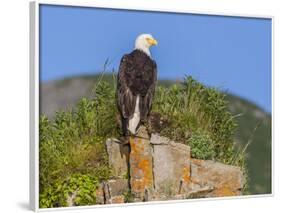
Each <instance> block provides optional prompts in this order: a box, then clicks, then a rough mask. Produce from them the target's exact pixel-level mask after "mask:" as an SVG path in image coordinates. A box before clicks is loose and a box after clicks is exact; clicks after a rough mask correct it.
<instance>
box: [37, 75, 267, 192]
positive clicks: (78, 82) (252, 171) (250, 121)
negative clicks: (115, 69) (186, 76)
mask: <svg viewBox="0 0 281 213" xmlns="http://www.w3.org/2000/svg"><path fill="white" fill-rule="evenodd" d="M98 80H99V76H97V75H96V76H80V77H74V78H67V79H63V80H58V81H51V82H47V83H43V84H41V85H40V114H45V115H47V116H48V117H49V118H51V117H52V116H53V115H54V113H55V111H58V110H66V109H70V108H72V107H73V106H74V105H75V103H76V102H77V101H78V100H79V99H80V98H81V97H88V98H91V97H93V92H92V91H93V90H94V89H95V85H96V83H97V82H98ZM103 80H107V81H109V82H110V83H114V82H112V76H111V75H104V76H103ZM173 83H176V82H174V81H169V80H160V81H159V82H158V84H160V85H164V86H170V85H172V84H173ZM227 99H228V101H229V109H230V111H231V112H232V113H233V115H239V116H237V118H236V119H237V122H238V128H237V131H236V134H235V141H236V144H237V147H239V148H241V149H243V148H244V147H245V145H246V144H247V143H248V142H249V141H250V145H249V146H248V148H247V151H246V152H247V156H248V158H247V164H248V172H249V193H250V194H265V193H271V115H270V114H268V113H266V112H264V111H263V110H262V109H260V108H259V107H258V106H256V105H254V104H253V103H251V102H249V101H247V100H244V99H241V98H239V97H237V96H234V95H231V94H228V95H227Z"/></svg>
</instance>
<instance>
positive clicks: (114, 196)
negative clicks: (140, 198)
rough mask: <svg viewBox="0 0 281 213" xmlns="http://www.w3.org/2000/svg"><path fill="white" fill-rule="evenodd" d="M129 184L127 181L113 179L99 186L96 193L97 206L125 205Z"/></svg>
mask: <svg viewBox="0 0 281 213" xmlns="http://www.w3.org/2000/svg"><path fill="white" fill-rule="evenodd" d="M128 189H129V184H128V180H126V179H112V180H109V181H106V182H103V183H101V184H100V185H99V187H98V189H97V191H96V203H97V204H112V203H124V202H125V196H124V195H125V194H126V193H127V192H128Z"/></svg>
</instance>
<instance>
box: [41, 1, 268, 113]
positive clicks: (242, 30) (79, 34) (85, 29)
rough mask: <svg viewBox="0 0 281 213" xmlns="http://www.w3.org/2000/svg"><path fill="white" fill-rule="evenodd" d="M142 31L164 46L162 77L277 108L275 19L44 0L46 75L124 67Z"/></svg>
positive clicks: (156, 51) (159, 52)
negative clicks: (274, 99)
mask: <svg viewBox="0 0 281 213" xmlns="http://www.w3.org/2000/svg"><path fill="white" fill-rule="evenodd" d="M141 33H151V34H152V35H153V36H154V37H155V38H156V39H157V40H158V42H159V43H158V46H156V47H152V50H151V52H152V57H153V58H154V59H155V60H156V62H157V65H158V78H162V79H163V78H164V79H167V78H169V79H182V78H183V77H184V76H185V75H192V76H193V77H194V78H195V79H197V80H199V81H201V82H203V83H205V84H207V85H209V86H215V87H218V88H220V89H222V90H226V91H229V92H231V93H233V94H236V95H238V96H241V97H243V98H246V99H248V100H250V101H252V102H254V103H256V104H257V105H259V106H260V107H262V108H263V109H265V110H266V111H268V112H271V68H272V67H271V57H272V55H271V20H270V19H255V18H240V17H227V16H210V15H195V14H179V13H160V12H146V11H130V10H111V9H98V8H82V7H63V6H51V5H41V6H40V80H41V82H46V81H50V80H54V79H61V78H65V77H70V76H74V75H81V74H94V73H97V72H99V71H100V70H101V69H102V67H103V65H104V62H105V61H106V59H107V58H108V59H109V61H110V65H109V67H108V69H110V70H112V69H113V68H114V69H115V70H118V66H119V62H120V59H121V57H122V55H123V54H125V53H129V52H131V51H132V50H133V48H134V41H135V38H136V36H137V35H139V34H141Z"/></svg>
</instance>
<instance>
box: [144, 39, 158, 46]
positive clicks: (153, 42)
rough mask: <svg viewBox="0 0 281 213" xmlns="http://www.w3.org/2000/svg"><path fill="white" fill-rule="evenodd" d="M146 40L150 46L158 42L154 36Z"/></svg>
mask: <svg viewBox="0 0 281 213" xmlns="http://www.w3.org/2000/svg"><path fill="white" fill-rule="evenodd" d="M146 40H147V42H148V43H149V44H150V46H153V45H157V44H158V42H157V40H156V39H154V38H147V39H146Z"/></svg>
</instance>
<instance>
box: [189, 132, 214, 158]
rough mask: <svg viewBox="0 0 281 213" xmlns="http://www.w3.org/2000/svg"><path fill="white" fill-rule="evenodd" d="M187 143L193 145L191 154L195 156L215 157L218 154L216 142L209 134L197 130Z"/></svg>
mask: <svg viewBox="0 0 281 213" xmlns="http://www.w3.org/2000/svg"><path fill="white" fill-rule="evenodd" d="M187 143H188V144H189V145H190V147H191V156H192V157H193V158H199V159H204V160H206V159H214V157H215V154H216V152H215V146H214V142H213V141H212V139H211V138H210V137H209V136H208V135H207V134H204V133H198V132H195V133H193V134H192V135H191V137H190V138H189V139H188V141H187Z"/></svg>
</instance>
